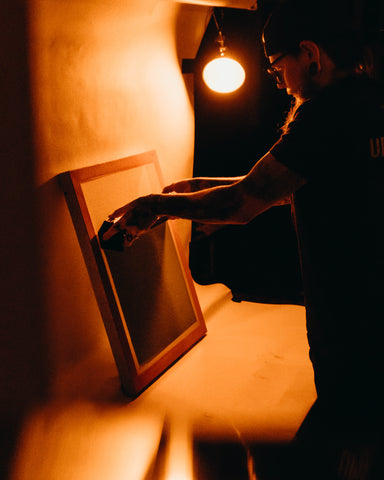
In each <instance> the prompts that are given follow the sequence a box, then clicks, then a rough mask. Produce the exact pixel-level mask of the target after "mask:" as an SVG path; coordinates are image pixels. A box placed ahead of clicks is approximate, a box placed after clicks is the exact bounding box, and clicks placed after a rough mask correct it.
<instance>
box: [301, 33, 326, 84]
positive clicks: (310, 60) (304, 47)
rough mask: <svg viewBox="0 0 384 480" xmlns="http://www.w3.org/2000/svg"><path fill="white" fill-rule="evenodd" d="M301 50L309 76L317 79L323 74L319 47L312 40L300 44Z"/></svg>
mask: <svg viewBox="0 0 384 480" xmlns="http://www.w3.org/2000/svg"><path fill="white" fill-rule="evenodd" d="M300 50H301V52H302V53H303V54H304V58H305V61H306V63H307V65H308V72H309V74H310V75H311V77H315V76H316V75H317V74H318V73H320V72H321V61H320V58H321V55H320V48H319V46H318V45H317V44H316V43H315V42H312V41H311V40H303V41H302V42H300Z"/></svg>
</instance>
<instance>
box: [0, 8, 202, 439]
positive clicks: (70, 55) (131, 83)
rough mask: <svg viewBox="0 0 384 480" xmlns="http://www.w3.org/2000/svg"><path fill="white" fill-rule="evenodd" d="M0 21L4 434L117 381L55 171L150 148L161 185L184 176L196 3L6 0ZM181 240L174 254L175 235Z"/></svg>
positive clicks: (189, 151) (188, 160) (189, 147)
mask: <svg viewBox="0 0 384 480" xmlns="http://www.w3.org/2000/svg"><path fill="white" fill-rule="evenodd" d="M3 13H4V15H3V17H2V20H1V23H2V25H1V27H2V28H0V30H1V35H2V38H1V40H2V42H1V43H2V44H4V45H8V51H7V55H4V58H2V60H4V62H5V63H4V65H5V66H6V67H5V68H6V71H7V76H6V78H5V77H4V78H2V79H1V82H2V83H1V94H2V98H4V115H2V118H1V120H2V124H1V139H2V152H1V156H2V168H3V176H2V180H3V181H2V184H3V185H2V191H1V193H2V197H3V198H2V202H1V220H2V224H3V225H4V226H6V228H4V232H3V234H2V236H1V237H2V243H3V245H2V247H3V248H2V249H1V261H2V265H1V268H2V272H3V275H2V280H1V291H2V295H1V307H2V322H3V325H4V326H5V328H4V327H3V337H4V338H3V340H2V343H3V344H4V348H2V355H3V358H2V365H6V366H7V368H6V369H3V372H2V379H1V387H2V392H3V399H2V415H1V420H2V423H3V425H5V424H7V429H6V430H5V432H6V433H7V432H11V431H12V430H13V431H15V430H16V429H15V425H17V422H18V421H19V420H21V419H22V417H23V413H24V412H27V411H28V410H29V408H30V407H31V406H32V405H34V404H35V403H37V404H38V403H39V402H41V401H42V400H43V399H44V398H47V397H57V396H59V397H63V396H64V397H73V396H79V395H80V396H81V395H83V394H90V392H89V388H90V386H89V385H90V382H89V378H90V375H93V377H95V378H97V375H98V373H97V372H100V371H101V369H103V368H107V369H108V372H109V373H110V375H112V376H113V375H117V373H116V370H115V368H114V365H113V361H112V355H111V352H110V350H109V345H108V343H107V338H106V335H105V332H104V328H103V325H102V321H101V317H100V314H99V312H98V308H97V305H96V302H95V299H94V295H93V292H92V289H91V285H90V282H89V279H88V275H87V272H86V269H85V266H84V262H83V259H82V256H81V252H80V249H79V246H78V243H77V239H76V236H75V233H74V229H73V226H72V222H71V220H70V217H69V213H68V211H67V207H66V204H65V201H64V197H63V195H62V192H61V191H60V188H59V186H58V183H57V178H56V177H57V175H58V174H59V173H61V172H63V171H66V170H70V169H75V168H80V167H83V166H86V165H92V164H95V163H100V162H104V161H109V160H113V159H117V158H120V157H124V156H128V155H130V154H135V153H140V152H143V151H146V150H152V149H154V150H156V151H157V153H158V157H159V160H160V163H161V166H162V170H163V174H164V177H165V181H166V183H169V182H172V181H175V180H176V179H178V178H182V177H185V176H190V175H191V172H192V159H193V145H194V115H193V106H192V104H191V92H188V91H187V89H186V83H185V82H184V80H185V79H183V77H182V75H181V69H180V62H181V58H183V57H193V56H194V55H195V53H196V50H197V48H198V46H199V42H200V39H201V36H202V34H203V32H204V28H205V25H206V20H207V15H208V14H209V9H208V8H207V7H202V6H188V5H180V4H177V3H174V2H170V1H161V0H130V1H129V2H127V1H126V0H109V1H104V0H76V1H73V2H68V1H63V0H30V1H29V2H23V1H22V0H17V1H15V2H13V4H12V5H11V6H8V5H7V6H6V7H4V12H3ZM2 50H3V49H2ZM4 120H5V121H4ZM182 237H183V244H184V246H185V247H186V246H187V242H188V229H186V228H184V230H183V234H182ZM105 366H107V367H105ZM98 388H100V390H102V389H103V385H99V387H98ZM95 394H96V395H97V394H98V393H97V392H96V393H95ZM7 435H8V438H7V443H8V444H11V443H12V441H11V440H12V439H11V437H9V433H7Z"/></svg>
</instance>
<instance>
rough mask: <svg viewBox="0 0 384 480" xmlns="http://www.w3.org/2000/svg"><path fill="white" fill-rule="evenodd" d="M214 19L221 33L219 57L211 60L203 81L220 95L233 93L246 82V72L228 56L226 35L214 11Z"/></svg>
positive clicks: (219, 37)
mask: <svg viewBox="0 0 384 480" xmlns="http://www.w3.org/2000/svg"><path fill="white" fill-rule="evenodd" d="M213 19H214V21H215V24H216V28H217V31H218V33H219V35H218V37H217V38H216V43H217V44H218V45H219V56H218V57H217V58H215V59H213V60H211V61H210V62H209V63H208V64H207V65H206V66H205V67H204V70H203V79H204V82H205V83H206V85H207V86H208V87H209V88H210V89H211V90H213V91H215V92H218V93H231V92H234V91H235V90H237V89H239V88H240V87H241V86H242V85H243V83H244V80H245V71H244V68H243V67H242V66H241V65H240V63H239V62H238V61H237V60H235V59H233V58H231V57H228V56H227V47H226V46H225V45H224V39H225V37H224V35H223V33H222V31H221V28H220V27H219V24H218V22H217V19H216V15H215V11H213Z"/></svg>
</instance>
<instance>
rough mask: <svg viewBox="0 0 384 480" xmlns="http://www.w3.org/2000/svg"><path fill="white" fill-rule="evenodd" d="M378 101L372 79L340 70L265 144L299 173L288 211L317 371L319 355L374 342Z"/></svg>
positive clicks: (345, 363)
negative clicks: (341, 74) (273, 140)
mask: <svg viewBox="0 0 384 480" xmlns="http://www.w3.org/2000/svg"><path fill="white" fill-rule="evenodd" d="M381 104H382V102H381V92H380V90H379V88H378V86H377V85H376V84H374V83H373V82H372V81H371V80H369V79H367V78H365V77H355V76H353V77H349V78H347V79H344V80H342V81H340V82H338V83H336V84H333V85H331V86H329V87H327V88H325V89H324V90H323V91H322V92H321V93H320V94H319V95H317V96H316V97H315V98H313V99H311V100H309V101H307V102H305V103H304V104H303V105H301V106H300V107H299V108H298V110H297V112H296V114H295V117H294V119H293V121H292V122H291V123H290V125H289V127H288V131H287V132H286V133H285V134H284V135H282V136H281V138H280V139H279V140H278V142H277V143H276V144H275V145H274V146H273V147H272V148H271V150H270V151H271V153H272V154H273V155H274V157H275V158H276V159H277V160H278V161H279V162H281V163H283V164H284V165H285V166H287V167H288V168H289V169H291V170H292V171H294V172H296V173H298V174H299V175H300V176H302V177H304V178H305V179H306V180H307V183H306V184H305V185H304V186H303V187H302V188H301V189H299V190H298V191H297V192H296V193H295V194H294V195H293V199H292V213H293V218H294V222H295V225H296V231H297V236H298V244H299V252H300V259H301V264H302V274H303V282H304V294H305V303H306V310H307V329H308V340H309V344H310V347H311V351H310V355H311V359H312V361H313V362H314V366H315V374H316V367H319V371H320V367H321V366H322V365H325V364H329V365H332V366H333V367H334V366H335V363H336V364H338V365H340V366H341V365H342V366H341V367H340V368H343V369H344V370H345V369H347V370H348V369H349V368H350V365H351V362H352V363H354V364H356V362H357V363H359V362H361V361H362V359H363V358H364V359H367V352H369V355H370V352H371V351H373V350H374V351H377V348H378V347H379V346H382V343H381V342H382V340H381V338H380V340H378V336H379V335H380V334H381V332H382V331H383V324H384V300H383V291H382V289H381V286H380V283H379V282H380V281H381V276H382V274H383V270H382V267H383V262H382V258H383V254H382V251H383V249H384V240H383V243H382V229H383V216H384V208H383V199H382V198H381V197H382V196H383V192H382V190H383V188H382V184H383V163H384V162H383V160H384V158H383V157H384V122H383V109H382V108H381ZM352 359H353V360H352ZM372 361H373V360H372ZM333 367H332V368H333ZM328 373H329V372H328ZM338 375H340V372H339V373H338ZM326 376H327V375H326ZM320 377H321V374H320V373H319V379H318V380H319V382H320V380H321V379H320ZM334 381H336V378H335V379H334Z"/></svg>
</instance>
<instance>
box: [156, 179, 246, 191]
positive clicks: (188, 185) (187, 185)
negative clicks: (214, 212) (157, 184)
mask: <svg viewBox="0 0 384 480" xmlns="http://www.w3.org/2000/svg"><path fill="white" fill-rule="evenodd" d="M242 178H243V177H194V178H188V179H185V180H180V181H179V182H175V183H171V184H170V185H167V186H166V187H165V188H164V189H163V193H192V192H197V191H199V190H205V189H207V188H212V187H219V186H223V185H232V183H235V182H238V181H239V180H241V179H242Z"/></svg>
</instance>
